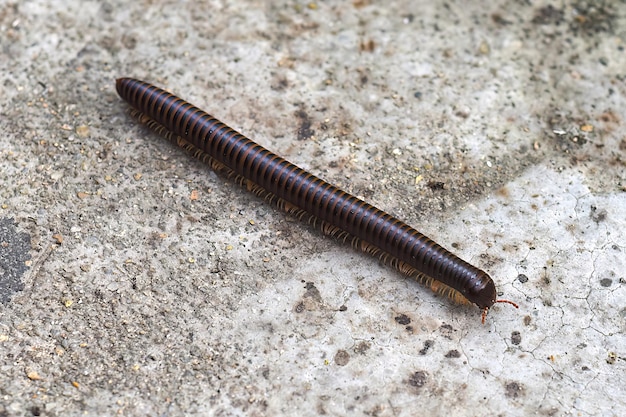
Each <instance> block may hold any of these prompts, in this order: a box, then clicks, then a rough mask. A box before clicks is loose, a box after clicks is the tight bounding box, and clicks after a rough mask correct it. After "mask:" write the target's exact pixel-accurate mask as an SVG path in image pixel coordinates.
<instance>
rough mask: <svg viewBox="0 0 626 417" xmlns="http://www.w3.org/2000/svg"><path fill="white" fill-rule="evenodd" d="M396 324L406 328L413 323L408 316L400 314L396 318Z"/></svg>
mask: <svg viewBox="0 0 626 417" xmlns="http://www.w3.org/2000/svg"><path fill="white" fill-rule="evenodd" d="M395 320H396V323H398V324H401V325H403V326H406V325H407V324H409V323H411V318H410V317H409V316H407V315H406V314H399V315H397V316H396V317H395Z"/></svg>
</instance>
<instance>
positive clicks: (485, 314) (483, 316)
mask: <svg viewBox="0 0 626 417" xmlns="http://www.w3.org/2000/svg"><path fill="white" fill-rule="evenodd" d="M494 303H507V304H511V305H512V306H513V307H515V308H519V306H518V305H517V303H514V302H513V301H510V300H496V301H494ZM482 311H483V313H482V314H481V322H482V324H485V318H487V313H488V312H489V307H483V309H482Z"/></svg>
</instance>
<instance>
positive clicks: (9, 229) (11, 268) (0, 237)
mask: <svg viewBox="0 0 626 417" xmlns="http://www.w3.org/2000/svg"><path fill="white" fill-rule="evenodd" d="M15 226H16V225H15V222H14V221H13V219H11V218H7V217H0V303H2V304H7V303H8V302H9V300H10V299H11V297H12V296H13V294H15V293H17V292H18V291H22V290H23V289H24V282H23V281H22V276H23V275H24V272H26V270H27V269H28V267H27V266H26V261H28V260H29V259H30V254H29V252H28V251H29V250H30V236H29V235H28V234H27V233H18V231H17V229H16V227H15Z"/></svg>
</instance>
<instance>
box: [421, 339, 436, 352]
mask: <svg viewBox="0 0 626 417" xmlns="http://www.w3.org/2000/svg"><path fill="white" fill-rule="evenodd" d="M434 344H435V341H434V340H427V341H425V342H424V347H423V348H422V350H420V352H419V353H420V355H425V354H427V353H428V351H429V350H430V348H431V347H433V345H434Z"/></svg>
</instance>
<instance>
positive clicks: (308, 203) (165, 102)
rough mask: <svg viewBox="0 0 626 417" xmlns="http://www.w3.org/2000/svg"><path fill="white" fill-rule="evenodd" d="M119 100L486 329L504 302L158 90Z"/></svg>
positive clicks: (136, 87) (471, 271) (464, 271)
mask: <svg viewBox="0 0 626 417" xmlns="http://www.w3.org/2000/svg"><path fill="white" fill-rule="evenodd" d="M116 88H117V92H118V94H119V95H120V97H122V98H123V99H124V100H126V101H127V102H128V103H129V104H130V105H131V106H132V107H133V108H134V109H135V111H134V112H133V115H134V116H135V117H137V118H138V119H139V120H140V121H142V122H144V123H146V124H147V125H148V126H150V127H151V128H152V129H154V130H155V131H157V132H158V133H160V134H162V135H164V136H165V137H166V138H167V139H168V140H170V141H171V142H173V143H175V144H176V145H178V146H181V147H182V148H184V149H186V150H187V151H188V152H190V153H191V154H192V155H193V156H195V157H196V158H198V159H201V160H203V161H205V162H207V163H209V164H210V165H211V167H212V168H213V169H214V170H216V171H219V172H222V173H225V174H226V175H227V176H229V177H232V178H234V179H235V180H236V181H237V182H238V183H240V184H241V185H244V186H246V187H247V188H248V189H249V190H251V191H252V192H254V193H255V194H257V195H259V196H261V197H262V198H264V199H266V200H268V201H269V202H271V203H274V204H276V205H277V206H278V207H279V208H281V209H282V210H285V211H287V212H288V213H290V214H292V215H294V216H296V217H298V218H299V219H302V220H305V221H307V222H308V223H309V224H312V225H313V226H314V227H317V228H319V229H320V230H322V232H323V233H324V234H327V235H330V236H333V237H335V238H337V239H338V240H341V241H344V242H346V241H349V242H350V243H351V244H352V246H353V247H355V248H357V249H360V250H362V251H364V252H367V253H369V254H371V255H373V256H376V257H378V258H379V259H380V260H381V261H383V262H384V263H386V264H389V265H391V266H393V267H394V268H396V269H397V270H399V271H400V272H402V273H403V274H405V275H408V276H411V277H413V278H415V279H416V280H418V281H419V282H421V283H422V284H424V285H427V286H429V287H431V289H433V291H435V292H438V293H442V294H444V295H447V296H448V297H450V298H452V299H453V300H454V301H456V302H459V303H469V302H471V303H474V304H476V305H477V306H478V307H479V308H480V309H481V310H482V321H483V323H484V321H485V317H486V315H487V312H488V311H489V308H490V307H491V306H493V304H494V303H509V304H512V305H513V306H515V307H517V304H515V303H514V302H512V301H509V300H498V299H496V287H495V284H494V283H493V280H492V279H491V278H490V277H489V275H488V274H487V273H486V272H484V271H482V270H480V269H478V268H476V267H474V266H472V265H470V264H469V263H467V262H465V261H464V260H462V259H460V258H459V257H457V256H456V255H454V254H452V253H451V252H448V251H447V250H446V249H444V248H443V247H441V246H440V245H438V244H437V243H435V242H433V241H432V240H431V239H429V238H428V237H426V236H424V235H423V234H421V233H420V232H418V231H417V230H415V229H413V228H411V227H410V226H408V225H407V224H405V223H404V222H402V221H400V220H399V219H397V218H395V217H393V216H391V215H389V214H387V213H385V212H383V211H382V210H379V209H377V208H376V207H374V206H372V205H370V204H368V203H366V202H364V201H362V200H360V199H358V198H356V197H354V196H352V195H350V194H348V193H346V192H345V191H342V190H340V189H339V188H337V187H335V186H333V185H331V184H329V183H327V182H325V181H323V180H321V179H320V178H318V177H316V176H314V175H313V174H310V173H308V172H306V171H304V170H303V169H301V168H299V167H297V166H295V165H294V164H292V163H290V162H288V161H286V160H285V159H283V158H281V157H280V156H278V155H276V154H274V153H272V152H270V151H268V150H267V149H265V148H264V147H262V146H260V145H259V144H257V143H255V142H253V141H252V140H250V139H248V138H247V137H245V136H243V135H242V134H240V133H238V132H236V131H235V130H233V129H231V128H230V127H228V126H226V125H225V124H224V123H222V122H220V121H219V120H217V119H215V118H214V117H213V116H211V115H209V114H207V113H205V112H204V111H202V110H200V109H199V108H197V107H195V106H193V105H191V104H190V103H187V102H186V101H184V100H182V99H180V98H178V97H176V96H174V95H172V94H170V93H168V92H167V91H164V90H162V89H160V88H158V87H155V86H153V85H151V84H148V83H146V82H143V81H139V80H135V79H132V78H119V79H118V80H117V82H116Z"/></svg>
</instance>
